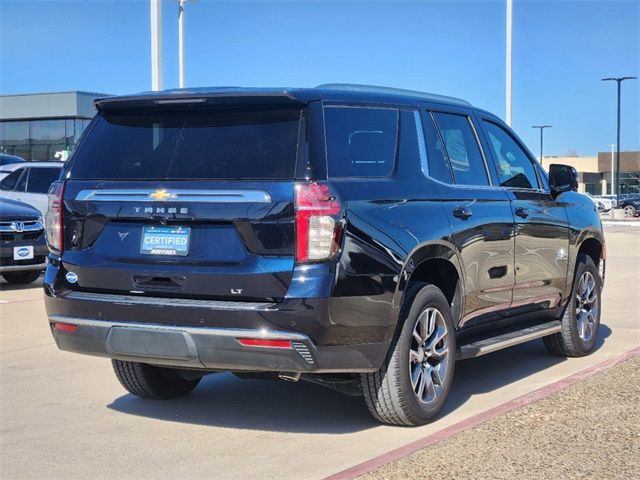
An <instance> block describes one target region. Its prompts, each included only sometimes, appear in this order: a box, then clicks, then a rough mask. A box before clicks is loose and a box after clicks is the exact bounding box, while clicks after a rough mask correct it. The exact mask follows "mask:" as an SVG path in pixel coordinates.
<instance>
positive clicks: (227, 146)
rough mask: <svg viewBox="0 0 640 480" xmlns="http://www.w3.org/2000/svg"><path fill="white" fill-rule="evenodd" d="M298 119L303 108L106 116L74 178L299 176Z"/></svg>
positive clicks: (86, 141)
mask: <svg viewBox="0 0 640 480" xmlns="http://www.w3.org/2000/svg"><path fill="white" fill-rule="evenodd" d="M300 117H301V113H300V111H299V110H269V111H202V112H189V113H184V112H178V113H175V112H174V113H141V114H108V113H107V114H102V115H101V116H100V117H99V118H98V119H97V120H96V122H95V125H94V126H93V128H92V129H91V130H90V131H89V132H88V135H87V136H86V138H85V139H84V141H83V142H82V146H81V147H80V149H79V150H78V151H77V154H76V155H75V157H76V158H75V159H74V164H73V165H72V167H71V178H76V179H131V180H143V179H289V178H293V176H294V172H295V164H296V154H297V150H298V149H297V145H298V133H299V125H300Z"/></svg>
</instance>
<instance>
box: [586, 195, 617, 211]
mask: <svg viewBox="0 0 640 480" xmlns="http://www.w3.org/2000/svg"><path fill="white" fill-rule="evenodd" d="M585 195H586V196H587V197H589V198H590V199H591V200H592V201H593V203H594V204H595V206H596V208H597V209H598V212H608V211H609V210H611V208H612V204H611V200H609V199H606V198H600V197H596V196H594V195H591V194H590V193H585Z"/></svg>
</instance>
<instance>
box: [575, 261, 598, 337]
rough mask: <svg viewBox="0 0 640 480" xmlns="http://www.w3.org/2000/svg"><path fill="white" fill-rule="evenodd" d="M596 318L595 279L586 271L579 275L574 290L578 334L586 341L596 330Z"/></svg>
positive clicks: (596, 294) (596, 297)
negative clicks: (576, 286) (576, 287)
mask: <svg viewBox="0 0 640 480" xmlns="http://www.w3.org/2000/svg"><path fill="white" fill-rule="evenodd" d="M597 319H598V291H597V285H596V280H595V278H593V275H592V274H591V272H589V271H586V272H584V273H583V274H582V276H581V277H580V281H579V282H578V289H577V291H576V324H577V327H578V336H579V337H580V339H581V340H582V341H583V342H588V341H589V340H591V337H592V336H593V334H594V333H595V330H596V322H597Z"/></svg>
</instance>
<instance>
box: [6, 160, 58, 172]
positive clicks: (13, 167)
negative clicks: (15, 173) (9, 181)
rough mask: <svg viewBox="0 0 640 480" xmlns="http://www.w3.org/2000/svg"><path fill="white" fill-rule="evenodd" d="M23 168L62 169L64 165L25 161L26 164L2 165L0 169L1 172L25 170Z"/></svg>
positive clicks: (55, 162)
mask: <svg viewBox="0 0 640 480" xmlns="http://www.w3.org/2000/svg"><path fill="white" fill-rule="evenodd" d="M25 167H36V168H40V167H60V168H62V167H64V163H63V162H58V161H54V160H51V161H48V162H46V161H45V162H30V161H26V162H20V163H10V164H8V165H2V167H0V168H1V169H2V170H5V171H6V170H17V169H18V168H25Z"/></svg>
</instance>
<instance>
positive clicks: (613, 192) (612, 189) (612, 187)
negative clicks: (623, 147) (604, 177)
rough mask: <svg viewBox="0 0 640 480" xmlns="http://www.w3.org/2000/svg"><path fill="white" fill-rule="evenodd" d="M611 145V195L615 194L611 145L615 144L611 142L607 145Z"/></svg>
mask: <svg viewBox="0 0 640 480" xmlns="http://www.w3.org/2000/svg"><path fill="white" fill-rule="evenodd" d="M609 146H610V147H611V195H615V194H616V189H615V185H616V184H615V182H614V181H613V172H614V168H613V147H615V146H616V144H615V143H612V144H611V145H609Z"/></svg>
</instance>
